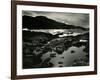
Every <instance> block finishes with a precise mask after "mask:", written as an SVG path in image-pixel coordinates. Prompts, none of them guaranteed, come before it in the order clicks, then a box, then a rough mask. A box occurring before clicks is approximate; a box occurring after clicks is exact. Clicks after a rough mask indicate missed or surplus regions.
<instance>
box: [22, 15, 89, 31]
mask: <svg viewBox="0 0 100 80" xmlns="http://www.w3.org/2000/svg"><path fill="white" fill-rule="evenodd" d="M22 26H23V28H28V29H81V30H87V29H86V28H83V27H81V26H74V25H68V24H65V23H61V22H57V21H55V20H52V19H49V18H47V17H45V16H36V17H31V16H25V15H24V16H22Z"/></svg>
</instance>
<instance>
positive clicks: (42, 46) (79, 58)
mask: <svg viewBox="0 0 100 80" xmlns="http://www.w3.org/2000/svg"><path fill="white" fill-rule="evenodd" d="M89 28H90V25H89V14H87V13H71V12H46V11H28V10H23V11H22V57H23V58H22V64H23V69H30V68H54V67H77V66H89Z"/></svg>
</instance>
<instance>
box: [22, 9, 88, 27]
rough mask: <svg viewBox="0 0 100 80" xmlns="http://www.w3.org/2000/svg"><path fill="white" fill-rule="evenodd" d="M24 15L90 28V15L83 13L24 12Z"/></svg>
mask: <svg viewBox="0 0 100 80" xmlns="http://www.w3.org/2000/svg"><path fill="white" fill-rule="evenodd" d="M22 14H23V15H28V16H33V17H35V16H46V17H48V18H50V19H53V20H56V21H58V22H63V23H66V24H70V25H76V26H82V27H85V28H87V27H89V14H83V13H64V12H40V11H23V12H22Z"/></svg>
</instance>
